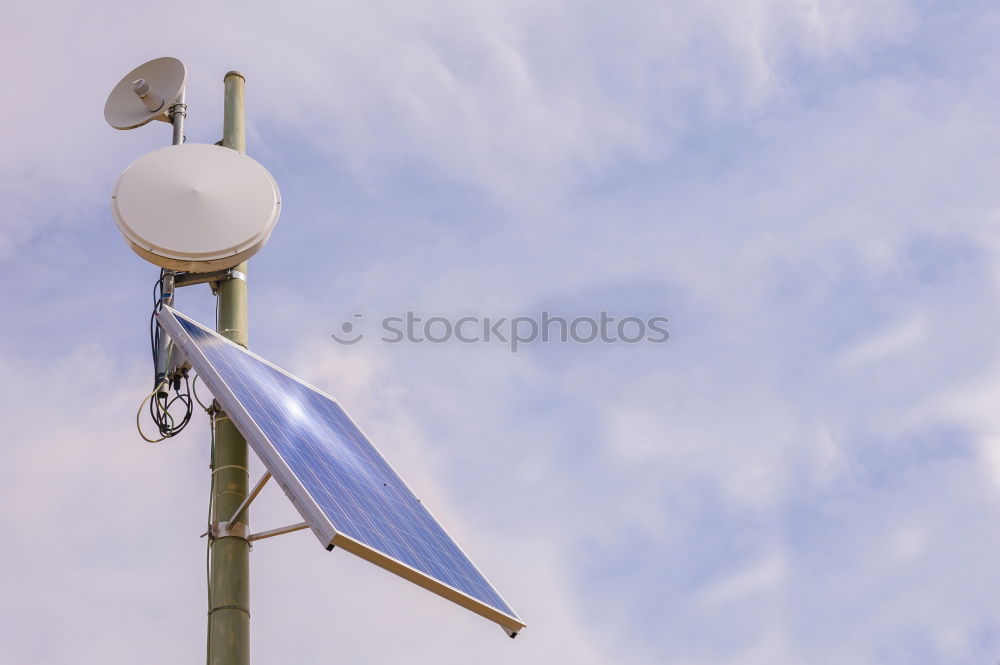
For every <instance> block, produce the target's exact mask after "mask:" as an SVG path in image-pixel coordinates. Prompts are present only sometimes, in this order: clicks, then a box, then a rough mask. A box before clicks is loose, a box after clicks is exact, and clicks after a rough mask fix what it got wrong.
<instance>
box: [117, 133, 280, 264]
mask: <svg viewBox="0 0 1000 665" xmlns="http://www.w3.org/2000/svg"><path fill="white" fill-rule="evenodd" d="M280 207H281V195H280V193H279V192H278V185H277V183H275V181H274V178H272V177H271V174H270V173H268V172H267V169H265V168H264V167H263V166H261V165H260V164H259V163H257V162H256V161H255V160H254V159H253V158H251V157H248V156H247V155H245V154H243V153H239V152H237V151H235V150H231V149H229V148H223V147H221V146H216V145H208V144H202V143H185V144H181V145H174V146H169V147H167V148H160V149H159V150H155V151H153V152H151V153H149V154H147V155H143V156H142V157H140V158H139V159H137V160H136V161H134V162H132V164H130V165H129V167H128V168H127V169H125V171H124V172H123V173H122V175H121V177H120V178H118V183H117V184H116V185H115V189H114V192H113V194H112V196H111V210H112V212H113V213H114V216H115V222H116V223H117V224H118V230H119V231H121V233H122V235H123V236H125V240H126V241H127V242H128V244H129V246H130V247H131V248H132V249H133V250H135V252H136V253H137V254H138V255H139V256H141V257H142V258H144V259H146V260H147V261H149V262H151V263H154V264H156V265H158V266H160V267H161V268H167V269H169V270H183V271H187V272H211V271H213V270H225V269H226V268H232V267H233V266H235V265H237V264H239V263H241V262H243V261H245V260H246V259H248V258H250V257H251V256H253V255H254V254H256V253H257V252H258V251H259V250H260V248H261V247H263V246H264V243H266V242H267V239H268V238H269V237H270V235H271V231H272V230H273V229H274V225H275V224H276V223H277V221H278V214H279V212H280Z"/></svg>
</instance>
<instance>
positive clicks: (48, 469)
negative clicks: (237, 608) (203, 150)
mask: <svg viewBox="0 0 1000 665" xmlns="http://www.w3.org/2000/svg"><path fill="white" fill-rule="evenodd" d="M0 24H2V26H3V27H0V37H2V39H0V54H2V55H3V57H4V61H5V62H6V63H7V64H6V76H5V83H4V87H5V90H6V91H7V95H6V98H7V100H8V103H7V104H6V106H5V122H4V123H3V125H2V127H0V137H2V140H3V145H4V150H3V151H2V153H0V175H2V177H0V194H2V196H0V201H2V203H0V280H2V283H3V284H4V285H5V288H4V289H3V291H2V293H0V305H2V306H3V310H4V311H5V312H7V316H6V317H5V318H4V323H5V326H4V330H5V332H4V334H3V335H0V370H2V372H3V375H4V376H6V377H7V381H5V382H4V383H3V384H2V385H0V396H2V399H0V418H2V420H3V422H4V423H5V424H6V434H7V436H6V437H5V445H4V446H2V447H0V462H2V463H3V466H4V468H5V469H7V471H8V477H7V481H6V482H5V483H4V484H3V485H2V488H0V497H2V500H3V505H4V506H5V510H4V511H3V514H2V516H0V528H2V529H3V532H4V534H5V536H4V537H5V542H6V546H5V547H4V548H2V549H0V567H2V570H3V580H4V581H3V587H4V590H5V596H6V600H5V603H3V605H2V606H0V642H2V643H3V644H4V651H5V652H7V653H9V654H13V655H12V658H13V660H15V661H17V662H23V663H40V664H47V663H63V662H67V661H69V660H73V661H79V660H81V659H83V660H85V661H86V660H100V661H101V662H105V663H118V662H121V663H131V662H135V660H136V659H137V658H138V657H140V654H143V655H145V654H147V653H148V649H149V645H150V644H154V645H156V650H157V653H158V657H162V659H163V660H164V661H167V660H171V661H183V660H186V661H191V660H192V659H194V660H197V659H199V658H201V657H202V653H203V649H204V623H205V616H204V606H205V599H204V556H203V555H204V551H203V545H204V543H203V541H201V540H199V539H198V538H197V535H198V534H199V533H201V531H202V530H203V529H202V525H203V523H204V519H205V517H204V515H205V510H206V508H207V505H206V503H207V492H208V482H209V479H208V473H207V469H206V464H207V457H208V450H207V439H208V434H207V432H208V429H207V421H206V419H205V418H204V416H202V415H200V414H199V415H197V416H196V420H195V422H194V423H193V424H192V426H191V427H190V428H189V429H188V431H186V432H185V433H184V434H183V435H182V436H180V437H177V438H176V439H174V440H171V441H169V442H166V443H164V444H160V445H158V446H150V445H147V444H145V443H144V442H142V441H141V440H140V439H139V438H138V436H137V435H136V433H135V431H134V413H135V409H136V408H137V407H138V403H139V400H140V399H141V398H142V397H143V396H144V395H145V394H146V392H147V391H148V383H149V380H150V376H149V374H150V367H149V364H150V363H149V359H148V357H147V356H148V348H147V337H146V332H145V326H146V321H147V317H148V313H149V308H150V295H151V287H152V284H153V280H154V279H155V276H156V270H155V269H154V268H152V267H151V266H150V265H148V264H145V263H144V262H143V261H142V260H141V259H139V258H138V257H137V256H136V255H134V254H133V253H132V252H131V250H129V249H128V248H127V246H126V245H125V243H124V242H123V241H122V239H121V237H120V235H119V233H118V231H117V229H116V228H115V225H114V222H113V220H112V217H111V213H110V208H109V205H108V200H109V196H110V191H111V188H112V186H113V185H114V182H115V180H116V178H117V177H118V175H119V173H120V172H121V171H122V169H124V168H125V167H126V166H127V165H128V164H129V163H131V162H132V161H133V160H134V159H136V158H138V157H140V156H141V155H143V154H145V153H147V152H149V151H150V150H153V149H155V148H157V147H160V146H162V145H165V144H166V143H167V142H168V141H169V129H168V128H167V127H166V125H161V124H155V125H151V126H148V127H145V128H142V129H140V130H136V131H131V132H117V131H114V130H112V129H110V128H109V127H107V125H105V124H104V121H103V118H102V109H103V104H104V98H105V96H106V94H107V92H108V91H109V90H110V89H111V87H112V86H113V85H114V84H115V82H117V80H118V79H119V78H120V77H121V76H122V75H123V74H124V73H125V72H127V71H128V70H129V69H131V68H132V67H134V66H135V65H137V64H139V63H141V62H144V61H146V60H148V59H151V58H154V57H159V56H163V55H172V56H175V57H178V58H180V59H182V60H183V61H184V62H185V63H186V64H187V67H188V72H189V83H188V104H189V118H188V126H187V135H188V140H189V141H191V142H202V143H213V142H215V141H216V140H218V138H219V137H220V132H221V104H222V77H223V75H224V74H225V72H226V71H228V70H230V69H238V70H241V71H243V72H244V73H245V74H246V77H247V108H248V152H249V153H250V154H251V155H252V156H253V157H255V158H256V159H257V160H258V161H260V162H261V163H262V164H264V165H265V166H266V167H267V168H268V169H269V170H270V171H271V172H272V174H273V175H274V176H275V178H276V180H277V181H278V183H279V185H280V187H281V189H282V195H283V203H282V208H283V212H282V218H281V220H280V221H279V223H278V226H277V227H276V229H275V232H274V234H273V236H272V238H271V240H270V242H269V244H268V245H267V247H266V248H265V249H264V250H263V251H262V252H261V253H260V254H259V255H257V256H256V257H255V258H254V259H253V260H252V262H251V266H250V289H251V303H250V306H251V310H250V325H251V334H250V336H251V348H252V349H253V350H254V351H256V352H257V353H259V354H261V355H263V356H264V357H266V358H268V359H270V360H272V361H274V362H276V363H277V364H279V365H281V366H283V367H285V368H286V369H288V370H289V371H291V372H293V373H295V374H297V375H299V376H301V377H303V378H304V379H306V380H307V381H309V382H311V383H313V384H315V385H317V386H319V387H321V388H323V389H324V390H326V391H328V392H330V393H331V394H333V395H334V396H336V397H337V399H338V400H339V401H340V402H341V403H342V404H343V405H344V406H345V408H346V409H347V410H348V411H349V412H350V413H351V414H352V416H353V417H354V418H355V420H357V421H358V422H359V423H361V425H362V427H364V428H365V430H366V431H367V432H368V434H369V435H370V436H371V437H372V439H373V440H374V441H375V443H376V444H377V445H378V446H379V447H380V449H381V450H382V451H383V452H384V453H385V454H386V456H387V457H388V458H389V459H390V460H391V461H392V463H393V465H394V466H395V467H396V469H397V470H399V471H400V472H401V473H402V475H403V476H404V477H405V478H406V479H407V481H408V482H409V483H410V484H411V486H413V487H414V488H415V489H416V490H417V491H418V492H419V493H420V494H421V496H422V497H423V499H424V500H425V502H426V503H427V504H428V505H429V506H430V507H431V508H432V510H433V511H434V512H435V514H436V515H437V516H438V517H439V518H440V519H441V521H442V522H443V523H444V524H445V526H446V528H448V529H449V531H450V532H451V533H452V534H453V535H454V536H455V537H456V539H457V540H458V541H459V543H460V544H461V545H462V546H463V547H464V549H465V550H466V551H467V552H468V553H469V554H470V555H471V556H472V558H473V559H474V560H475V561H476V562H477V563H478V564H479V566H480V567H481V568H482V569H483V570H484V572H485V573H486V574H487V576H488V577H490V579H491V580H492V581H493V582H494V583H495V584H496V586H497V587H498V588H499V589H500V591H501V593H503V594H504V596H505V597H506V598H507V600H508V601H509V602H510V603H511V604H512V605H513V606H514V608H515V609H516V610H517V611H518V612H519V613H520V614H521V615H522V616H523V618H524V619H525V620H526V622H527V623H528V628H527V629H526V630H525V631H524V633H523V634H522V635H521V636H520V637H519V638H518V639H517V640H514V641H511V640H508V639H507V638H505V637H504V635H503V633H502V632H501V631H500V630H498V629H497V628H496V627H495V626H492V625H491V624H489V623H488V622H486V621H484V620H482V619H480V618H478V617H476V616H473V615H471V614H469V613H467V612H465V611H463V610H461V609H460V608H457V607H455V606H452V605H450V604H449V603H447V602H446V601H443V600H441V599H439V598H437V597H435V596H433V595H430V594H428V593H426V592H424V591H422V590H420V589H417V588H416V587H413V586H412V585H408V584H407V583H405V582H403V581H401V580H399V579H397V578H395V577H393V576H391V575H389V574H387V573H384V572H383V571H381V570H379V569H377V568H374V567H373V566H371V565H369V564H366V563H364V562H363V561H360V560H357V559H354V558H352V557H351V556H349V555H347V554H346V553H344V552H336V551H335V552H333V553H327V552H325V551H323V550H322V548H320V547H319V546H318V545H317V543H316V542H315V539H313V538H311V537H310V536H308V534H304V533H302V534H293V535H289V536H285V537H282V538H279V539H274V540H271V541H265V542H262V543H259V544H258V545H256V546H255V548H254V552H253V554H252V567H253V579H252V615H253V619H252V630H253V654H254V660H255V661H256V662H272V661H273V662H294V663H322V662H329V661H331V660H334V659H337V660H339V661H341V662H352V663H386V662H399V661H402V660H404V659H406V660H409V661H412V662H424V661H431V660H433V661H435V662H442V663H452V662H454V663H468V662H477V663H508V662H517V663H551V662H574V663H583V664H587V663H595V664H596V663H607V662H624V663H636V664H639V665H641V664H646V663H650V664H653V663H656V664H661V663H671V664H678V665H680V664H684V665H689V664H690V665H694V664H709V663H710V664H712V665H719V664H726V663H740V664H741V665H743V664H749V665H753V664H754V663H768V664H769V665H773V664H774V663H781V664H798V663H809V664H810V665H814V664H818V663H830V664H840V663H906V664H912V663H948V664H949V665H954V664H955V663H970V664H972V663H994V662H996V661H997V660H998V659H1000V619H998V615H997V612H996V598H997V597H998V595H1000V582H998V577H997V574H996V572H995V570H996V562H997V561H998V560H1000V537H998V535H997V530H996V524H997V522H998V518H1000V410H998V408H997V406H996V404H997V400H998V399H1000V364H998V361H1000V344H998V342H997V341H996V340H997V336H996V335H995V334H994V331H995V330H996V329H997V326H998V324H1000V316H998V310H997V304H996V303H997V296H998V293H997V288H998V285H1000V262H998V260H1000V257H998V251H1000V213H998V210H1000V200H998V198H997V196H996V194H995V191H996V189H995V185H994V180H995V178H996V175H997V173H998V172H1000V163H998V158H997V155H998V154H1000V127H998V125H997V121H996V118H997V117H1000V101H998V100H1000V97H998V96H997V95H996V93H995V91H996V90H997V89H1000V71H998V69H997V64H996V63H997V62H1000V49H998V46H997V40H996V38H995V35H996V34H997V31H998V27H1000V10H997V9H996V8H995V7H994V6H993V5H992V4H991V3H986V2H953V3H937V2H913V3H905V2H891V1H881V0H876V1H874V2H866V3H860V2H853V1H849V0H839V1H837V0H832V1H820V0H798V1H791V0H789V1H787V2H767V1H764V0H747V1H745V2H740V3H726V2H704V3H698V4H697V6H692V5H691V4H690V3H680V2H662V3H655V4H654V3H639V2H636V3H631V2H629V3H618V4H615V5H610V4H606V3H604V4H602V3H592V2H585V3H566V2H559V1H554V2H550V3H546V4H545V5H544V6H541V5H539V4H538V3H527V2H513V3H485V2H470V3H465V4H463V5H462V6H460V7H456V6H454V4H453V3H443V2H421V3H411V4H409V5H406V6H397V4H396V3H385V2H374V3H366V4H365V5H363V6H361V5H357V4H353V3H338V2H333V3H329V2H328V3H296V4H295V5H294V6H292V7H278V6H276V5H273V4H268V5H264V4H262V3H253V2H249V3H240V4H235V3H232V4H223V3H219V4H218V5H213V6H204V5H197V4H195V3H186V2H180V3H173V4H172V5H170V6H169V7H166V6H165V7H155V8H154V7H152V6H149V7H146V6H142V7H140V6H137V5H134V4H125V3H105V4H104V5H102V6H101V9H100V11H95V8H94V7H91V6H82V5H76V4H70V3H64V4H61V5H50V6H29V5H21V6H17V7H8V8H5V9H4V10H3V21H0ZM178 307H179V308H180V309H181V310H182V311H185V312H187V313H189V314H191V315H192V316H195V317H196V318H199V319H201V320H203V321H210V320H211V316H212V314H211V312H212V307H213V304H212V301H211V297H210V294H209V293H208V291H207V289H204V290H198V289H197V288H191V289H186V290H184V291H182V292H181V293H180V294H179V297H178ZM407 309H412V310H414V311H417V312H420V313H423V314H425V315H442V316H453V317H454V316H461V315H464V314H476V315H490V316H511V315H536V314H537V313H538V312H540V311H541V310H550V311H553V312H557V313H562V314H564V315H566V316H586V315H591V316H594V315H596V314H597V313H599V312H600V311H601V310H607V311H609V312H612V313H614V314H617V315H618V316H626V315H633V314H634V315H637V316H643V317H648V316H652V315H657V314H662V315H664V316H668V317H670V319H671V323H670V333H671V339H670V341H669V342H668V343H667V344H662V345H652V344H639V345H630V346H626V345H603V344H589V345H577V344H565V345H560V344H548V345H540V344H536V345H529V346H527V347H525V348H524V349H523V350H522V351H519V352H518V353H517V354H511V353H510V352H509V351H507V350H506V348H505V347H503V346H502V345H487V344H478V345H463V344H455V343H450V344H441V345H435V346H431V345H427V344H423V345H415V344H409V345H407V344H400V345H385V344H379V343H377V342H375V341H373V340H371V339H366V340H365V341H364V342H363V343H361V344H358V345H355V346H352V347H343V346H338V345H336V344H334V343H333V342H332V341H331V340H330V338H329V334H330V333H332V332H335V331H336V330H337V329H338V327H339V325H340V324H341V322H343V321H345V320H349V319H350V317H351V315H352V314H353V313H355V312H361V313H364V314H365V315H366V317H367V319H366V320H367V321H368V322H371V321H374V320H377V319H378V318H379V317H382V316H387V315H398V314H400V313H402V312H404V311H406V310H407ZM258 469H259V465H258ZM258 504H259V505H255V511H254V516H253V520H254V524H255V526H259V527H261V528H268V527H271V526H278V525H280V524H282V523H284V522H285V521H298V520H297V519H296V516H295V515H294V513H293V511H292V509H291V508H290V507H289V506H287V505H286V503H285V500H284V498H283V497H282V496H280V493H279V492H276V491H274V490H273V488H272V490H271V491H270V492H265V494H264V495H262V497H261V499H260V500H259V501H258Z"/></svg>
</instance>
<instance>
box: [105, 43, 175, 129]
mask: <svg viewBox="0 0 1000 665" xmlns="http://www.w3.org/2000/svg"><path fill="white" fill-rule="evenodd" d="M186 82H187V70H186V69H185V68H184V63H183V62H181V61H180V60H178V59H177V58H156V59H155V60H150V61H149V62H147V63H145V64H143V65H139V66H138V67H136V68H135V69H133V70H132V71H130V72H129V73H128V74H126V75H125V76H124V77H123V78H122V80H121V81H119V82H118V85H116V86H115V87H114V89H112V90H111V94H110V95H108V101H107V102H106V103H105V104H104V119H105V120H107V121H108V124H109V125H111V126H112V127H114V128H115V129H135V128H136V127H141V126H143V125H145V124H146V123H147V122H149V121H150V120H157V119H161V120H164V121H167V122H169V119H168V117H167V114H168V112H169V110H170V107H171V106H172V105H173V104H174V103H176V102H178V101H183V95H184V84H185V83H186Z"/></svg>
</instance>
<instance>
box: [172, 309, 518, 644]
mask: <svg viewBox="0 0 1000 665" xmlns="http://www.w3.org/2000/svg"><path fill="white" fill-rule="evenodd" d="M157 318H158V320H159V322H160V325H161V326H163V328H164V329H165V330H166V331H167V333H168V334H169V335H170V337H171V338H172V339H173V340H174V342H175V344H177V346H179V347H180V349H181V350H182V351H183V352H184V355H185V356H186V358H187V359H188V362H190V363H191V366H192V367H193V368H194V369H195V370H196V371H197V372H198V375H199V377H200V378H201V379H202V380H203V381H204V382H205V384H206V385H207V386H208V388H209V389H210V390H211V391H212V394H213V395H214V396H215V398H216V399H217V400H218V401H219V403H220V404H221V405H222V408H223V409H225V411H226V414H227V415H228V416H229V417H230V419H231V420H232V421H233V423H234V424H235V425H236V427H237V428H238V429H239V430H240V432H241V433H242V434H243V436H244V437H245V438H246V440H247V442H248V443H249V444H250V446H251V447H252V448H253V450H254V451H255V452H256V453H257V455H258V457H260V459H261V461H262V462H263V463H264V466H265V467H266V468H267V470H268V471H269V472H270V473H271V475H272V476H273V477H274V478H275V480H277V482H278V483H279V484H280V485H281V487H282V489H283V490H284V491H285V494H286V495H287V496H288V497H289V498H290V499H291V501H292V503H293V504H294V505H295V507H296V508H297V509H298V511H299V512H300V513H301V514H302V517H303V518H304V519H305V521H306V523H307V524H308V525H309V527H310V528H311V530H312V532H313V533H314V534H315V535H316V536H317V537H318V538H319V540H320V542H322V543H323V545H324V546H326V547H327V549H333V547H334V546H336V547H341V548H343V549H345V550H347V551H348V552H351V553H352V554H355V555H357V556H360V557H361V558H363V559H366V560H368V561H370V562H372V563H374V564H376V565H378V566H381V567H382V568H385V569H386V570H388V571H390V572H393V573H395V574H397V575H399V576H400V577H403V578H405V579H407V580H409V581H411V582H414V583H416V584H418V585H420V586H422V587H424V588H425V589H428V590H430V591H433V592H434V593H436V594H438V595H440V596H443V597H445V598H447V599H449V600H451V601H453V602H455V603H458V604H459V605H461V606H462V607H465V608H467V609H469V610H471V611H473V612H475V613H477V614H480V615H482V616H484V617H486V618H487V619H490V620H491V621H494V622H496V623H498V624H500V626H501V627H503V628H504V630H506V631H507V633H508V634H509V635H510V636H511V637H513V636H514V635H516V634H517V632H518V631H519V630H520V629H521V628H523V627H524V623H523V622H522V621H521V620H520V619H519V618H518V616H517V614H515V613H514V610H512V609H511V607H510V605H508V604H507V603H506V601H504V599H503V598H501V597H500V594H499V593H497V591H496V589H494V588H493V586H492V585H491V584H490V583H489V581H487V579H486V578H485V577H484V576H483V574H482V573H481V572H479V570H478V569H477V568H476V566H475V565H474V564H473V563H472V561H471V560H470V559H469V557H468V556H466V554H465V553H464V552H463V551H462V550H461V549H460V548H459V547H458V545H457V544H456V543H455V541H454V540H452V538H451V536H449V535H448V534H447V532H445V530H444V528H443V527H442V526H441V525H440V524H439V523H438V522H437V520H436V519H435V518H434V517H433V516H432V515H431V513H430V511H428V510H427V508H426V507H425V506H424V505H423V503H421V501H420V499H418V498H417V497H416V495H415V494H414V493H413V492H412V491H411V490H410V488H409V487H407V486H406V483H404V482H403V479H402V478H400V477H399V475H398V474H396V472H395V471H394V470H393V469H392V467H391V466H389V463H388V462H387V461H386V460H385V458H384V457H382V455H381V453H379V452H378V450H377V449H376V448H375V446H374V445H372V443H371V442H370V441H369V440H368V438H367V437H366V436H365V435H364V434H363V433H362V432H361V430H360V429H359V428H358V426H357V425H355V424H354V421H352V420H351V418H350V417H349V416H348V415H347V413H345V412H344V410H343V409H342V408H341V407H340V405H339V404H337V402H336V401H335V400H334V399H333V398H332V397H330V396H328V395H326V394H325V393H323V392H321V391H319V390H317V389H316V388H313V387H312V386H310V385H308V384H307V383H305V382H303V381H301V380H300V379H297V378H296V377H294V376H292V375H291V374H288V373H287V372H285V371H284V370H281V369H279V368H278V367H276V366H274V365H272V364H271V363H269V362H267V361H266V360H263V359H262V358H260V357H258V356H256V355H254V354H252V353H250V352H249V351H247V350H246V349H244V348H243V347H241V346H239V345H237V344H234V343H233V342H230V341H229V340H227V339H225V338H224V337H222V336H221V335H219V334H217V333H215V332H214V331H212V330H209V329H208V328H206V327H204V326H202V325H201V324H199V323H196V322H195V321H192V320H191V319H189V318H187V317H186V316H184V315H183V314H180V313H179V312H177V311H175V310H173V309H171V308H169V307H164V308H163V309H162V310H161V311H160V312H159V313H158V314H157Z"/></svg>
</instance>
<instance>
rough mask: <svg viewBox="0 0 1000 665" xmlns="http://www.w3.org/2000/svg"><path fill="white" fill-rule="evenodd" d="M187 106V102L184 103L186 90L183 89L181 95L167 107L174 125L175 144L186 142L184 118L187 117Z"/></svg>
mask: <svg viewBox="0 0 1000 665" xmlns="http://www.w3.org/2000/svg"><path fill="white" fill-rule="evenodd" d="M187 108H188V107H187V104H185V103H184V90H181V96H180V97H178V98H177V101H176V102H174V103H173V104H171V105H170V108H169V109H167V116H169V118H170V124H172V125H173V126H174V145H180V144H181V143H184V119H185V118H187Z"/></svg>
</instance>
